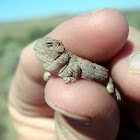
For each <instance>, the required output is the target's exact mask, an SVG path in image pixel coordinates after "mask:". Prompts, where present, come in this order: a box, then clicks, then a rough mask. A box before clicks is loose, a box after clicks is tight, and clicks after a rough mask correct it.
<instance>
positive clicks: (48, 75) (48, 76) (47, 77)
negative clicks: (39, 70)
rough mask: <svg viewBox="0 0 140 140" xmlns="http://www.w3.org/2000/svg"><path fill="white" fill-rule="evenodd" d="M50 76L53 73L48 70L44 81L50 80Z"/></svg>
mask: <svg viewBox="0 0 140 140" xmlns="http://www.w3.org/2000/svg"><path fill="white" fill-rule="evenodd" d="M50 77H51V74H50V73H49V72H47V71H46V72H45V73H44V75H43V79H44V81H48V80H49V79H50Z"/></svg>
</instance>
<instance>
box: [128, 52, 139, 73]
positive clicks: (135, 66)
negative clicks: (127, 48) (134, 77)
mask: <svg viewBox="0 0 140 140" xmlns="http://www.w3.org/2000/svg"><path fill="white" fill-rule="evenodd" d="M129 70H130V72H134V73H140V53H136V54H134V55H133V56H131V58H130V67H129Z"/></svg>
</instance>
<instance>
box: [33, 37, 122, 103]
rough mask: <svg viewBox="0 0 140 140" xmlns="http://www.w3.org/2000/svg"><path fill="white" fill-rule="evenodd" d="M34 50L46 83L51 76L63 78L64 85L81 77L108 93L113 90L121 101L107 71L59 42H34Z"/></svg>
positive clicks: (51, 39)
mask: <svg viewBox="0 0 140 140" xmlns="http://www.w3.org/2000/svg"><path fill="white" fill-rule="evenodd" d="M34 50H35V52H36V56H37V58H38V60H39V61H40V62H41V64H42V65H43V67H44V69H45V70H46V72H45V73H44V80H45V81H48V80H49V78H50V77H51V75H58V76H60V77H63V79H64V82H65V83H71V82H74V81H76V80H77V78H78V77H82V78H84V79H87V80H90V81H97V82H101V83H103V84H104V85H106V89H107V91H108V92H109V93H113V92H114V90H115V91H116V96H117V99H118V100H120V99H121V97H120V94H119V93H118V91H117V90H116V88H114V85H113V81H112V78H111V77H110V76H109V71H108V69H106V68H105V67H103V66H101V65H98V64H96V63H92V62H91V61H89V60H86V59H83V58H81V57H78V56H76V55H74V54H72V53H70V52H69V51H67V50H66V49H65V48H64V45H63V43H62V42H61V41H59V40H56V39H53V38H50V37H46V38H42V39H39V40H38V41H37V42H36V44H35V46H34Z"/></svg>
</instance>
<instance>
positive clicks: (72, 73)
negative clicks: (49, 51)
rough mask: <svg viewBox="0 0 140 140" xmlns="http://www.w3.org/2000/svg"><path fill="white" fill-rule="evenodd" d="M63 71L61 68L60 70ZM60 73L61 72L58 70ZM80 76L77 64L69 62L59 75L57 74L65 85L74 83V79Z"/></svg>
mask: <svg viewBox="0 0 140 140" xmlns="http://www.w3.org/2000/svg"><path fill="white" fill-rule="evenodd" d="M62 69H63V68H62ZM60 71H61V70H60ZM79 75H80V67H79V65H78V64H77V62H75V63H74V62H72V63H71V62H70V63H69V64H68V65H67V67H65V69H63V71H61V73H59V76H60V77H63V79H64V82H65V83H72V82H74V81H76V79H77V78H78V77H79Z"/></svg>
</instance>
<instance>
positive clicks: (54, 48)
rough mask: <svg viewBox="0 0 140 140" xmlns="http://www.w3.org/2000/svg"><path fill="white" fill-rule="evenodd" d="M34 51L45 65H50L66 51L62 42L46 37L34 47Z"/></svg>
mask: <svg viewBox="0 0 140 140" xmlns="http://www.w3.org/2000/svg"><path fill="white" fill-rule="evenodd" d="M34 50H35V52H36V56H37V58H38V59H39V61H40V62H41V63H43V64H45V65H50V64H51V63H52V62H53V61H54V60H56V59H57V58H58V57H59V56H61V54H62V53H63V52H64V51H65V48H64V45H63V43H62V42H61V41H59V40H56V39H53V38H50V37H46V38H42V39H39V40H38V41H37V42H36V44H35V45H34Z"/></svg>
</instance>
